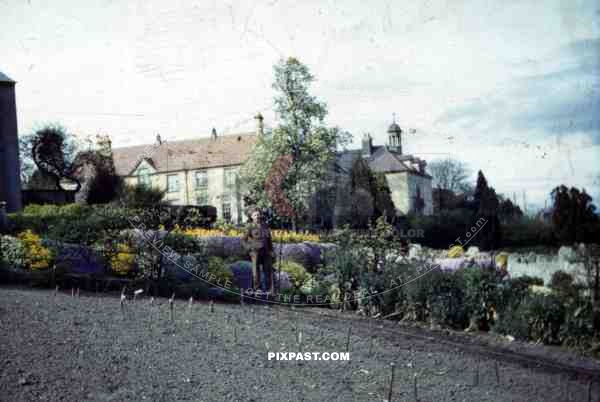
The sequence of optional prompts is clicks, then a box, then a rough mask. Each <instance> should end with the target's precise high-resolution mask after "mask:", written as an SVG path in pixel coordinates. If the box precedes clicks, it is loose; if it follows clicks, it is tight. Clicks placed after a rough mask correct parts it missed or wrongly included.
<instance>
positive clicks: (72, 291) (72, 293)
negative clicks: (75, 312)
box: [71, 288, 75, 297]
mask: <svg viewBox="0 0 600 402" xmlns="http://www.w3.org/2000/svg"><path fill="white" fill-rule="evenodd" d="M71 297H75V288H71Z"/></svg>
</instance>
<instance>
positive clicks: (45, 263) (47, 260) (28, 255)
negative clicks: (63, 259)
mask: <svg viewBox="0 0 600 402" xmlns="http://www.w3.org/2000/svg"><path fill="white" fill-rule="evenodd" d="M18 238H19V240H20V241H21V243H22V245H23V249H24V251H25V265H26V266H27V267H29V268H30V269H31V270H34V271H35V270H42V269H46V268H48V267H49V266H50V264H51V263H52V260H53V257H54V256H53V253H52V251H51V250H50V249H49V248H47V247H44V246H43V245H42V238H41V237H40V236H38V235H37V234H35V233H33V232H32V231H31V230H26V231H24V232H22V233H21V234H19V236H18Z"/></svg>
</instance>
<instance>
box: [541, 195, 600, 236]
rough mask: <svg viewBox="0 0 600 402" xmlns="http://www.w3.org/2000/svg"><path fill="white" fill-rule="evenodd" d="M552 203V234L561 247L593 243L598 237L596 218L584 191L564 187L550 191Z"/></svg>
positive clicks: (594, 207)
mask: <svg viewBox="0 0 600 402" xmlns="http://www.w3.org/2000/svg"><path fill="white" fill-rule="evenodd" d="M551 194H552V199H553V201H554V206H553V211H552V227H553V232H554V235H555V236H556V238H557V239H558V241H559V242H560V243H561V244H563V245H571V244H573V243H579V242H587V241H593V240H594V239H595V237H596V236H597V235H598V230H599V229H598V225H599V223H598V216H597V215H596V206H595V205H594V204H592V197H590V196H589V195H588V194H587V193H586V191H585V190H582V191H579V189H577V188H575V187H571V188H570V189H569V188H567V187H566V186H564V185H561V186H558V187H556V188H555V189H554V190H552V193H551Z"/></svg>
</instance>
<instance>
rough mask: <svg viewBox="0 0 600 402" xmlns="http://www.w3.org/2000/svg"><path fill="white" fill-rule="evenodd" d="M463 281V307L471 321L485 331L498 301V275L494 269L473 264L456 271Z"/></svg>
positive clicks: (488, 326)
mask: <svg viewBox="0 0 600 402" xmlns="http://www.w3.org/2000/svg"><path fill="white" fill-rule="evenodd" d="M457 275H460V276H461V280H462V281H464V284H463V286H464V293H465V309H466V313H467V314H468V316H469V318H470V320H471V323H472V324H476V325H477V326H478V328H479V329H481V330H484V331H487V330H489V328H490V325H491V324H492V321H493V311H494V309H495V308H496V305H497V304H498V301H499V296H500V294H499V292H498V291H499V288H498V283H499V282H500V277H499V275H498V273H497V272H496V271H495V270H494V269H488V268H480V267H478V266H473V267H469V268H464V269H462V270H460V271H458V272H457Z"/></svg>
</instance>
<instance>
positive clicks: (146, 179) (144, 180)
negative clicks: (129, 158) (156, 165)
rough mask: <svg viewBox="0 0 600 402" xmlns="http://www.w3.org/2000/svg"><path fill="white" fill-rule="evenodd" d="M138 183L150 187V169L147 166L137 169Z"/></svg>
mask: <svg viewBox="0 0 600 402" xmlns="http://www.w3.org/2000/svg"><path fill="white" fill-rule="evenodd" d="M138 184H139V185H140V186H144V187H150V185H151V184H152V181H151V179H150V169H148V168H147V167H143V168H140V169H139V170H138Z"/></svg>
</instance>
